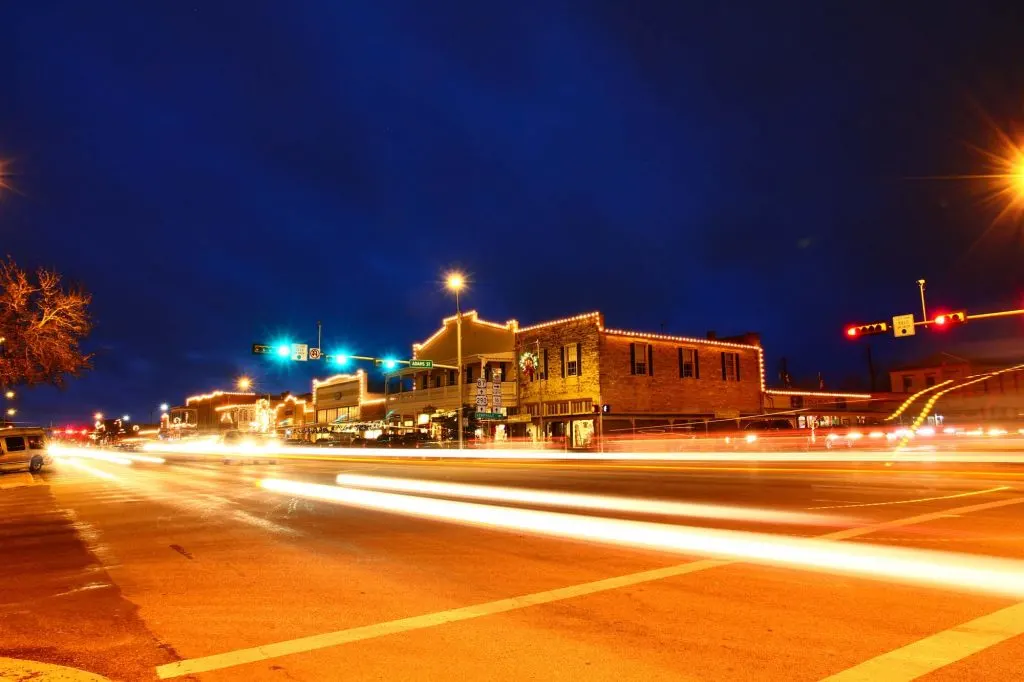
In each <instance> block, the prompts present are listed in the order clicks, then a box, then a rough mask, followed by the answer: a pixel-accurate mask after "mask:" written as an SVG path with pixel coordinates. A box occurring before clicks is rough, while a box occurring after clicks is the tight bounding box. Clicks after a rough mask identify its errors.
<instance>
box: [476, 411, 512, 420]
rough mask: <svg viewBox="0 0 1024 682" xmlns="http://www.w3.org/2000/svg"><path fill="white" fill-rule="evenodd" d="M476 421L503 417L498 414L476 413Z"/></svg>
mask: <svg viewBox="0 0 1024 682" xmlns="http://www.w3.org/2000/svg"><path fill="white" fill-rule="evenodd" d="M476 418H477V419H504V418H505V415H503V414H501V413H500V412H477V413H476Z"/></svg>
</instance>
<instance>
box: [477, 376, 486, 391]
mask: <svg viewBox="0 0 1024 682" xmlns="http://www.w3.org/2000/svg"><path fill="white" fill-rule="evenodd" d="M476 390H477V391H485V390H487V380H486V379H484V378H483V377H480V378H479V379H477V380H476Z"/></svg>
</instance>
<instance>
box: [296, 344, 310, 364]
mask: <svg viewBox="0 0 1024 682" xmlns="http://www.w3.org/2000/svg"><path fill="white" fill-rule="evenodd" d="M308 359H309V346H307V345H306V344H304V343H293V344H292V360H296V361H298V362H305V361H306V360H308Z"/></svg>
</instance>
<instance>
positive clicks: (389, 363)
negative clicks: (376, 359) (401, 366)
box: [384, 358, 398, 369]
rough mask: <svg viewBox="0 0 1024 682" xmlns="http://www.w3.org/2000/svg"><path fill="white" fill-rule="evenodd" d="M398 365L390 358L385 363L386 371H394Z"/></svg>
mask: <svg viewBox="0 0 1024 682" xmlns="http://www.w3.org/2000/svg"><path fill="white" fill-rule="evenodd" d="M397 365H398V363H397V362H395V361H394V360H392V359H390V358H388V359H387V360H385V361H384V369H394V368H395V367H396V366H397Z"/></svg>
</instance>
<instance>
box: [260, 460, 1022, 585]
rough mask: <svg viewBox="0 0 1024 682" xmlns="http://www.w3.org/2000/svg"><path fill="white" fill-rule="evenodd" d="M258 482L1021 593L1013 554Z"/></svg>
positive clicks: (735, 555)
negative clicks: (1006, 556) (895, 545)
mask: <svg viewBox="0 0 1024 682" xmlns="http://www.w3.org/2000/svg"><path fill="white" fill-rule="evenodd" d="M260 485H261V486H262V487H263V488H264V489H266V490H268V491H272V492H276V493H281V494H284V495H294V496H299V497H306V498H314V499H321V500H326V501H330V502H336V503H339V504H344V505H348V506H353V507H360V508H364V509H374V510H378V511H384V512H391V513H397V514H405V515H410V516H416V517H419V518H426V519H433V520H438V521H452V522H456V523H461V524H466V525H472V526H480V527H485V528H496V529H504V530H514V531H518V532H523V531H526V532H532V533H537V534H541V535H547V536H554V537H559V538H571V539H575V540H583V541H592V542H602V543H610V544H616V545H626V546H633V547H643V548H647V549H655V550H662V551H668V552H674V553H682V554H697V555H711V556H719V557H728V558H732V559H736V560H741V561H751V562H756V563H766V564H773V565H780V566H786V567H790V568H797V569H804V570H816V571H830V572H837V573H845V574H853V575H859V576H864V577H869V578H875V579H891V580H900V581H907V582H913V583H919V584H924V585H931V586H935V587H944V588H951V589H962V590H972V591H977V592H985V593H990V594H998V595H1002V596H1006V597H1011V598H1014V599H1024V561H1017V560H1013V559H998V558H993V557H983V556H976V555H964V554H953V553H945V552H935V551H929V550H914V549H903V548H891V547H878V546H874V545H868V544H853V543H851V544H841V543H834V542H829V541H826V540H817V539H812V538H794V537H789V536H783V535H772V534H767V533H751V532H747V531H735V530H721V529H712V528H694V527H689V526H673V525H668V524H660V523H651V522H644V521H628V520H623V519H607V518H599V517H593V516H581V515H575V514H565V513H561V512H549V511H538V510H533V509H516V508H508V507H500V506H494V505H485V504H478V503H473V502H454V501H451V500H438V499H430V498H423V497H416V496H410V495H398V494H395V493H381V492H373V491H368V490H358V489H355V488H341V487H337V486H325V485H318V484H314V483H300V482H297V481H288V480H282V479H264V480H262V481H260Z"/></svg>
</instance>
